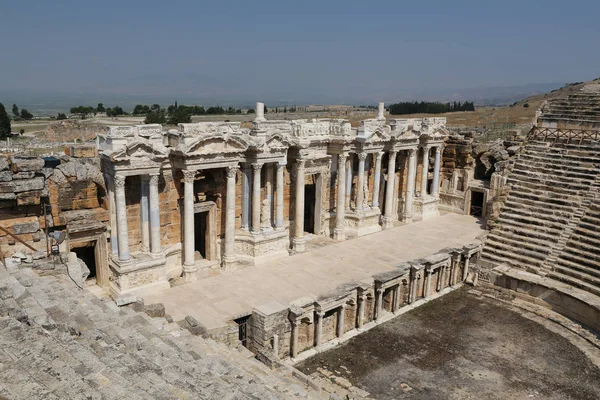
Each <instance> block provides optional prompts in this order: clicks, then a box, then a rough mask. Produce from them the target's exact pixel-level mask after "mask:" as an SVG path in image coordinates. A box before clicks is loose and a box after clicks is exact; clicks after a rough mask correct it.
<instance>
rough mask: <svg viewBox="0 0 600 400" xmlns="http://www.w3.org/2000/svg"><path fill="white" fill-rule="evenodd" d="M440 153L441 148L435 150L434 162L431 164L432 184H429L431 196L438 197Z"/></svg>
mask: <svg viewBox="0 0 600 400" xmlns="http://www.w3.org/2000/svg"><path fill="white" fill-rule="evenodd" d="M441 153H442V146H437V147H436V148H435V162H434V164H433V182H432V184H431V195H432V196H433V197H436V198H437V197H438V193H439V189H440V187H439V186H440V158H441Z"/></svg>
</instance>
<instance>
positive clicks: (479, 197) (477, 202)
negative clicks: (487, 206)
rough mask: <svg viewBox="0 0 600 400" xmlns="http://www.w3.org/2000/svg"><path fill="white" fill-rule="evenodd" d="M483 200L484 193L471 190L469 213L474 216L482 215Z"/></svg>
mask: <svg viewBox="0 0 600 400" xmlns="http://www.w3.org/2000/svg"><path fill="white" fill-rule="evenodd" d="M484 200H485V193H483V192H476V191H473V190H472V191H471V208H470V210H469V214H470V215H473V216H475V217H482V216H483V205H484Z"/></svg>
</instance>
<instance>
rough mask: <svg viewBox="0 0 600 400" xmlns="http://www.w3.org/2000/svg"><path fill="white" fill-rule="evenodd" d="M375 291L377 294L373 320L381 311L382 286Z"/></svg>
mask: <svg viewBox="0 0 600 400" xmlns="http://www.w3.org/2000/svg"><path fill="white" fill-rule="evenodd" d="M375 293H376V295H377V297H376V299H375V318H374V319H375V321H378V320H379V319H380V318H381V313H382V311H383V288H377V289H375Z"/></svg>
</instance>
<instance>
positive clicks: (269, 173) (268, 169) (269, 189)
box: [265, 163, 275, 228]
mask: <svg viewBox="0 0 600 400" xmlns="http://www.w3.org/2000/svg"><path fill="white" fill-rule="evenodd" d="M265 199H266V200H269V228H272V227H273V225H274V221H273V217H274V215H273V206H274V204H275V203H274V202H273V164H272V163H269V164H267V165H265Z"/></svg>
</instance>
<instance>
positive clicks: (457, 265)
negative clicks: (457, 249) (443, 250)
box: [450, 253, 461, 286]
mask: <svg viewBox="0 0 600 400" xmlns="http://www.w3.org/2000/svg"><path fill="white" fill-rule="evenodd" d="M460 257H461V256H460V253H456V254H453V255H452V262H451V263H450V285H451V286H454V285H456V281H457V279H456V269H457V268H460Z"/></svg>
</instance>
